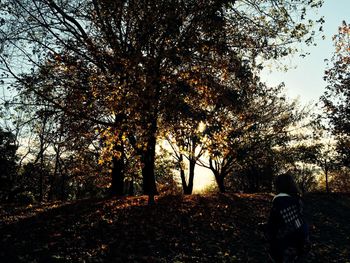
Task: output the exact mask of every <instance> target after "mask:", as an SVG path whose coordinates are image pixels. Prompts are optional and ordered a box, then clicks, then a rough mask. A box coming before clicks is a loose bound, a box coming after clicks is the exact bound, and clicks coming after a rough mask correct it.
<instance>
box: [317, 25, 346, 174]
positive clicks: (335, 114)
mask: <svg viewBox="0 0 350 263" xmlns="http://www.w3.org/2000/svg"><path fill="white" fill-rule="evenodd" d="M333 39H334V43H335V48H336V50H335V53H334V56H333V58H332V61H331V62H332V65H331V67H330V68H329V69H328V70H326V72H325V77H324V78H325V80H326V81H327V82H328V86H327V87H326V92H325V93H324V95H323V96H322V97H321V100H322V102H323V105H324V107H323V108H324V111H325V113H326V115H327V117H328V119H329V120H330V124H331V131H332V133H333V135H335V137H336V139H337V151H338V152H339V154H340V156H341V158H342V162H343V164H344V165H346V166H348V167H350V150H349V149H350V26H349V25H348V24H347V23H346V22H343V24H342V25H341V26H340V27H339V31H338V34H337V35H335V36H334V38H333Z"/></svg>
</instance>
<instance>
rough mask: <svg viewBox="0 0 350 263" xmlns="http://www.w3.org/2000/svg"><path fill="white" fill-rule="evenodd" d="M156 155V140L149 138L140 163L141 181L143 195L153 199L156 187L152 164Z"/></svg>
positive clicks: (156, 192) (152, 137)
mask: <svg viewBox="0 0 350 263" xmlns="http://www.w3.org/2000/svg"><path fill="white" fill-rule="evenodd" d="M155 154H156V138H155V136H154V135H153V136H151V138H149V140H148V144H147V149H146V150H145V151H143V153H142V156H141V161H142V179H143V193H144V194H145V195H148V196H149V197H150V199H153V198H154V196H155V195H157V194H158V191H157V186H156V178H155V174H154V162H155Z"/></svg>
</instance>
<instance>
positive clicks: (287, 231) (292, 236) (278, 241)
mask: <svg viewBox="0 0 350 263" xmlns="http://www.w3.org/2000/svg"><path fill="white" fill-rule="evenodd" d="M275 187H276V192H277V195H276V196H275V197H274V198H273V201H272V208H271V212H270V217H269V220H268V223H267V236H268V239H269V242H270V256H271V257H272V259H273V260H274V261H275V262H277V263H279V262H284V257H285V252H286V251H287V249H288V248H294V249H295V250H296V252H297V257H300V256H302V255H304V254H305V253H306V250H307V249H306V247H307V246H308V239H309V236H308V226H307V224H306V222H305V220H304V216H303V204H302V201H301V198H300V197H299V190H298V188H297V186H296V184H295V182H294V180H293V177H292V176H291V175H290V174H288V173H286V174H282V175H279V176H278V177H277V178H276V182H275Z"/></svg>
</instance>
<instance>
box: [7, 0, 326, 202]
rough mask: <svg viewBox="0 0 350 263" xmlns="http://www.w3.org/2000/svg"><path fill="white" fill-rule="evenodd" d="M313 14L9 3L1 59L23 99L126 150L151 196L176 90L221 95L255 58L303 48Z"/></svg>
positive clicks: (235, 5)
mask: <svg viewBox="0 0 350 263" xmlns="http://www.w3.org/2000/svg"><path fill="white" fill-rule="evenodd" d="M321 4H322V1H321V0H301V1H297V2H296V1H293V0H288V1H276V0H264V1H260V0H259V1H257V0H253V1H238V0H231V1H222V0H211V1H183V0H152V1H151V0H149V1H138V0H136V1H127V0H122V1H108V0H100V1H98V0H91V1H79V0H76V1H68V0H66V1H54V0H9V1H7V2H5V3H1V10H2V12H1V19H2V20H1V21H4V23H1V24H2V27H1V31H0V38H1V40H2V46H1V57H0V59H1V62H2V64H3V65H4V67H5V70H7V71H9V72H10V73H11V74H13V75H17V76H18V73H19V72H18V71H19V68H18V64H17V63H18V62H21V63H22V65H23V63H24V62H26V63H27V64H28V65H27V66H24V67H22V68H21V69H22V70H23V73H25V75H22V76H20V77H19V78H18V81H19V82H20V83H21V84H22V87H24V89H25V90H26V91H28V90H29V91H31V92H34V93H36V94H37V95H38V96H41V97H42V98H44V99H45V100H47V101H49V102H50V103H51V104H52V105H53V106H54V107H56V108H57V109H59V110H60V111H62V112H64V113H65V114H66V115H67V116H71V117H72V116H73V117H74V118H78V119H79V120H84V121H88V122H89V123H90V124H93V125H102V126H104V127H112V129H113V130H114V131H113V133H114V134H115V145H121V140H128V141H129V143H130V144H131V145H133V146H134V149H135V151H136V152H137V153H138V154H139V156H140V159H141V162H142V174H143V188H144V192H145V194H149V195H150V196H153V195H154V194H156V193H157V189H156V185H155V177H154V161H155V148H156V147H155V146H156V139H157V132H158V120H159V118H160V117H161V116H162V111H163V109H166V108H167V107H168V105H169V103H168V102H169V99H171V98H172V96H173V94H174V92H176V89H177V87H178V86H183V87H185V88H186V87H189V90H196V91H197V92H199V93H200V94H202V98H201V100H203V101H205V99H206V96H205V94H207V93H208V92H210V91H214V92H215V91H217V90H220V89H224V88H225V87H226V86H227V83H226V82H225V76H226V75H234V76H235V75H237V74H239V73H240V71H239V69H240V66H238V67H237V61H238V62H239V64H240V63H242V62H243V61H245V63H248V64H250V65H252V66H256V61H257V60H256V58H259V61H261V59H264V58H265V59H270V58H274V59H276V58H278V57H281V56H286V55H288V54H290V53H291V52H293V49H292V48H291V45H290V44H292V43H293V42H296V41H306V42H307V43H310V42H312V36H313V33H312V31H311V30H310V29H311V26H312V21H310V20H308V19H307V18H306V16H305V14H306V12H307V10H308V9H309V8H314V7H319V6H320V5H321ZM319 22H322V20H319ZM239 64H238V65H239ZM13 67H16V70H13ZM52 67H54V69H55V71H54V73H51V74H46V73H47V70H48V69H49V71H50V69H52ZM33 73H34V77H33ZM38 73H39V74H40V78H38V77H37V76H38V75H37V74H38ZM43 73H44V74H43ZM52 74H57V75H58V77H57V78H52ZM45 75H47V78H44V77H43V76H45ZM240 81H241V80H240ZM22 90H23V89H20V92H21V91H22ZM214 94H215V93H214ZM175 114H176V113H175ZM117 156H118V155H117Z"/></svg>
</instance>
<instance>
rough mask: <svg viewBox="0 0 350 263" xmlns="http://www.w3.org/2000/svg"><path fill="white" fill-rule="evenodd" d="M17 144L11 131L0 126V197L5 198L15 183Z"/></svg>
mask: <svg viewBox="0 0 350 263" xmlns="http://www.w3.org/2000/svg"><path fill="white" fill-rule="evenodd" d="M17 148H18V146H17V144H16V141H15V137H14V135H13V134H12V133H11V132H8V131H4V130H2V129H1V128H0V185H1V187H0V198H1V200H6V199H8V197H9V193H10V192H11V191H12V190H13V187H14V186H15V184H16V170H17V169H16V166H17V159H18V157H17V154H16V152H17Z"/></svg>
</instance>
